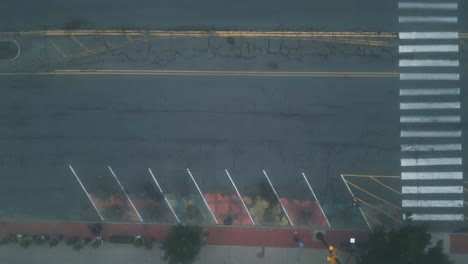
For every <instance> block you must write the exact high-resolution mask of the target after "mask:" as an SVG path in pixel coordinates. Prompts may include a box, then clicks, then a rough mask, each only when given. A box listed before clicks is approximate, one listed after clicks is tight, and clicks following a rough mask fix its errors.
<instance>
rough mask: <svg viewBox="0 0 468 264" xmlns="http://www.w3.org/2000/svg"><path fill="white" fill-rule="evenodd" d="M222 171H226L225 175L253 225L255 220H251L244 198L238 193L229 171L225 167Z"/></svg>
mask: <svg viewBox="0 0 468 264" xmlns="http://www.w3.org/2000/svg"><path fill="white" fill-rule="evenodd" d="M224 171H226V174H227V176H228V177H229V180H230V181H231V183H232V186H234V189H235V190H236V193H237V195H238V196H239V199H240V200H241V202H242V205H243V206H244V208H245V211H247V215H248V216H249V218H250V221H251V222H252V224H253V225H255V221H254V220H253V218H252V215H250V212H249V209H248V208H247V205H246V204H245V202H244V199H242V196H241V195H240V193H239V190H237V186H236V184H235V183H234V181H233V180H232V178H231V175H230V174H229V172H228V170H227V169H225V170H224Z"/></svg>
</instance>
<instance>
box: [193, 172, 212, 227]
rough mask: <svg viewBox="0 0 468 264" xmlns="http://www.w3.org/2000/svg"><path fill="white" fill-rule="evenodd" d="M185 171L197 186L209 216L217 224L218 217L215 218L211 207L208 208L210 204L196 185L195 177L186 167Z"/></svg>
mask: <svg viewBox="0 0 468 264" xmlns="http://www.w3.org/2000/svg"><path fill="white" fill-rule="evenodd" d="M187 172H188V174H189V175H190V178H192V181H193V183H194V184H195V187H197V190H198V192H199V193H200V196H201V197H202V199H203V202H205V205H206V207H207V208H208V210H209V211H210V213H211V216H212V217H213V219H214V220H215V222H216V224H218V219H216V216H215V215H214V214H213V211H211V208H210V206H209V205H208V202H207V201H206V199H205V196H203V193H202V191H201V190H200V187H198V184H197V182H196V181H195V178H194V177H193V175H192V173H191V172H190V170H189V169H188V168H187Z"/></svg>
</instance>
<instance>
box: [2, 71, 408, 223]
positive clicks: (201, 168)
mask: <svg viewBox="0 0 468 264" xmlns="http://www.w3.org/2000/svg"><path fill="white" fill-rule="evenodd" d="M2 83H3V84H4V85H3V87H4V88H3V89H4V90H3V92H4V96H2V98H1V99H0V100H1V101H2V102H1V105H2V126H1V140H2V150H1V152H2V164H1V169H0V170H1V174H2V175H4V176H3V177H2V178H3V180H2V185H1V188H2V191H1V195H2V196H3V198H2V199H0V201H1V202H0V203H1V207H2V208H3V210H5V211H10V212H16V213H18V214H21V213H24V214H26V215H36V216H41V217H50V216H51V214H52V215H53V214H57V213H58V214H61V213H62V212H60V210H57V209H59V208H62V209H63V210H64V211H67V210H68V211H73V210H80V206H83V203H87V201H86V199H85V196H84V193H83V192H82V190H81V189H80V186H79V185H78V184H77V182H76V180H75V179H74V178H73V175H72V174H71V173H70V171H69V169H68V167H67V165H68V164H71V165H73V166H74V168H75V169H76V171H77V173H78V175H79V176H80V177H82V179H83V182H84V183H87V184H88V185H91V184H92V182H93V180H94V179H95V178H96V177H98V176H102V175H105V174H106V173H107V174H108V172H106V170H107V166H112V168H113V169H114V171H115V172H116V174H117V175H118V177H119V178H120V180H121V181H122V182H124V183H125V184H126V185H127V186H129V188H133V186H138V185H141V184H142V182H144V180H143V179H145V180H148V179H150V178H149V175H148V173H147V171H146V170H147V168H148V167H151V168H152V169H153V170H154V171H155V172H156V173H157V175H158V177H160V178H161V179H162V181H164V178H166V179H170V178H171V177H176V175H177V174H181V173H183V174H185V173H186V172H185V169H186V168H190V169H191V171H192V173H193V174H194V176H195V177H196V178H198V179H199V181H200V183H201V185H202V186H203V189H204V191H205V192H214V191H216V189H217V186H216V184H215V183H216V182H217V180H212V179H211V178H210V177H213V178H215V179H216V177H214V176H215V175H219V172H220V171H221V172H222V171H223V170H224V169H228V170H229V171H230V173H231V175H232V176H233V178H234V180H235V181H236V183H237V184H238V185H239V188H240V189H241V190H245V191H247V190H248V188H249V186H252V185H255V184H257V183H258V182H259V181H261V180H262V179H263V174H262V170H263V169H265V170H266V171H267V172H268V174H269V176H270V178H271V180H272V182H273V183H274V184H275V185H276V186H277V188H278V191H279V192H280V193H281V194H282V195H284V196H289V197H300V196H301V194H300V193H297V192H296V190H297V187H294V184H297V181H298V177H299V176H300V172H302V171H304V172H306V173H307V175H308V176H309V177H310V179H311V182H312V184H313V186H315V188H316V189H317V190H319V191H318V192H319V195H320V197H323V199H333V197H335V196H337V194H336V192H341V191H344V189H343V190H334V188H337V187H336V186H342V184H341V183H340V182H337V181H338V180H339V177H338V175H339V174H340V173H350V172H351V173H365V174H373V173H374V174H387V175H388V174H391V175H394V174H396V173H398V159H397V158H395V157H396V156H398V155H399V147H398V133H399V131H398V104H396V103H395V102H396V101H397V99H398V91H397V90H396V89H395V85H396V83H397V79H396V78H393V79H385V80H383V79H379V78H377V79H366V78H363V79H350V78H342V79H333V78H320V79H314V78H281V77H269V78H265V77H243V78H238V77H210V78H206V77H188V76H186V77H180V76H166V77H164V76H159V77H158V76H145V77H141V76H42V77H38V76H27V77H26V76H25V77H22V78H21V79H19V78H17V77H2ZM20 87H21V88H20ZM108 176H109V174H108ZM220 177H222V176H220ZM186 179H187V181H188V180H189V179H190V178H189V177H188V176H187V177H186ZM221 180H222V179H221ZM135 188H137V187H135ZM37 195H40V196H41V197H42V198H41V199H40V200H39V199H37ZM59 197H60V198H59ZM80 198H81V199H80ZM77 199H78V200H79V201H80V202H79V203H78V202H77Z"/></svg>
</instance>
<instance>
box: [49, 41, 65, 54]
mask: <svg viewBox="0 0 468 264" xmlns="http://www.w3.org/2000/svg"><path fill="white" fill-rule="evenodd" d="M49 43H50V44H51V45H52V46H53V47H54V48H55V49H56V50H57V51H58V52H59V53H60V54H61V55H62V57H64V58H66V57H67V54H66V53H65V52H63V51H62V49H60V48H59V46H57V44H55V43H54V42H53V41H52V40H49Z"/></svg>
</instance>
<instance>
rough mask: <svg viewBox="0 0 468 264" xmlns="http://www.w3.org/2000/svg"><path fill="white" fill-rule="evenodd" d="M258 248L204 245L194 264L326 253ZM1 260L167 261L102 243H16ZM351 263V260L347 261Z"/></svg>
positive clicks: (321, 259)
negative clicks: (75, 247) (76, 247)
mask: <svg viewBox="0 0 468 264" xmlns="http://www.w3.org/2000/svg"><path fill="white" fill-rule="evenodd" d="M261 252H262V248H261V247H236V246H234V247H233V246H206V247H204V248H203V249H202V251H201V253H200V255H199V259H198V261H196V262H195V263H197V264H202V263H203V264H215V263H220V264H221V263H222V264H241V263H242V264H254V263H271V264H276V263H278V264H280V263H281V264H287V263H325V257H326V255H327V254H328V251H326V250H317V249H305V250H304V251H303V254H302V257H301V258H299V250H298V249H296V248H265V251H264V255H263V256H262V254H261ZM0 263H9V264H23V263H24V264H58V263H60V264H62V263H68V264H82V263H86V264H94V263H112V264H140V263H141V264H143V263H166V262H165V261H164V260H162V252H161V250H160V249H159V248H154V249H152V250H145V249H141V248H134V247H133V246H131V245H127V244H113V243H105V244H104V245H103V246H102V247H100V248H97V249H94V248H92V247H86V248H84V249H82V250H80V251H73V250H72V248H71V247H67V246H65V245H64V244H61V245H59V246H57V247H56V248H49V247H48V246H36V245H33V246H31V247H30V248H27V249H24V248H21V247H19V246H17V245H8V246H1V247H0ZM352 263H353V262H352V261H350V262H349V264H352Z"/></svg>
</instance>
